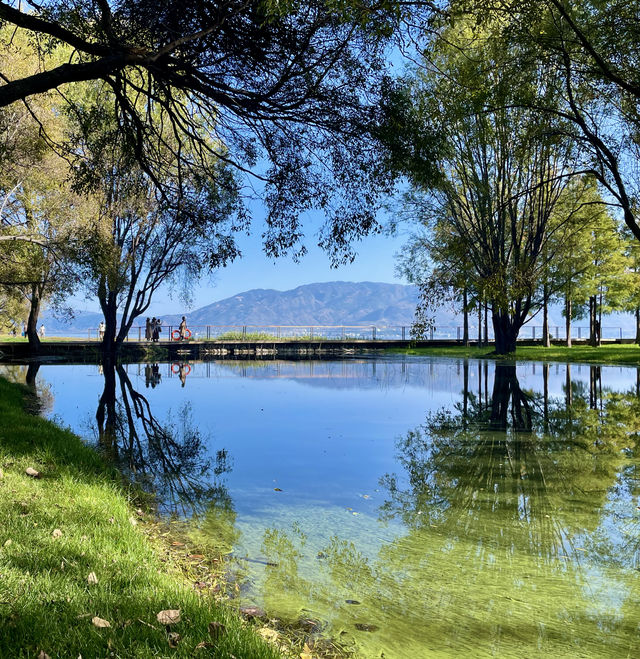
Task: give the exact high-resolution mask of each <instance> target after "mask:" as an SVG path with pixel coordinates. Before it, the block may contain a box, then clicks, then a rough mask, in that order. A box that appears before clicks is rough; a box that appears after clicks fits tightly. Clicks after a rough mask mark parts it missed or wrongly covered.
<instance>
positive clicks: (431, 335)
mask: <svg viewBox="0 0 640 659" xmlns="http://www.w3.org/2000/svg"><path fill="white" fill-rule="evenodd" d="M429 341H433V327H430V328H429Z"/></svg>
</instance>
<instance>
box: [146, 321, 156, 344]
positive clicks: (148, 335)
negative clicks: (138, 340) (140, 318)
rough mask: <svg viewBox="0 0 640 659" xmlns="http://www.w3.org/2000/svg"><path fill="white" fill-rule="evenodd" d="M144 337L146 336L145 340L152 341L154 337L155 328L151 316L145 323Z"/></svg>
mask: <svg viewBox="0 0 640 659" xmlns="http://www.w3.org/2000/svg"><path fill="white" fill-rule="evenodd" d="M154 320H155V319H154ZM144 338H145V341H151V339H152V338H153V329H152V327H151V318H147V322H146V323H145V326H144Z"/></svg>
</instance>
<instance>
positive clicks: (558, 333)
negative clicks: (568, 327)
mask: <svg viewBox="0 0 640 659" xmlns="http://www.w3.org/2000/svg"><path fill="white" fill-rule="evenodd" d="M559 338H560V329H559V328H558V326H557V325H556V339H559Z"/></svg>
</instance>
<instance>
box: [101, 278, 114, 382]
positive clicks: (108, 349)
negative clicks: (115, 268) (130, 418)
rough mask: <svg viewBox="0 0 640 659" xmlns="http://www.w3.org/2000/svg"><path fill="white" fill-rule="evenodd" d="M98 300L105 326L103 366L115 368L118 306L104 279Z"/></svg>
mask: <svg viewBox="0 0 640 659" xmlns="http://www.w3.org/2000/svg"><path fill="white" fill-rule="evenodd" d="M98 300H99V301H100V308H101V309H102V314H103V315H104V325H105V327H104V338H103V339H102V356H103V360H104V366H105V369H108V368H111V367H112V366H113V367H114V368H115V364H116V354H117V351H118V347H119V345H118V343H117V342H116V335H117V333H118V306H117V299H116V295H115V293H113V292H110V291H107V288H106V282H105V280H104V278H103V279H102V280H101V281H100V283H99V285H98ZM114 378H115V375H114Z"/></svg>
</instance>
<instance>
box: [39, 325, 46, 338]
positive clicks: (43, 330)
mask: <svg viewBox="0 0 640 659" xmlns="http://www.w3.org/2000/svg"><path fill="white" fill-rule="evenodd" d="M44 335H45V329H44V323H42V325H40V338H41V339H44Z"/></svg>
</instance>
